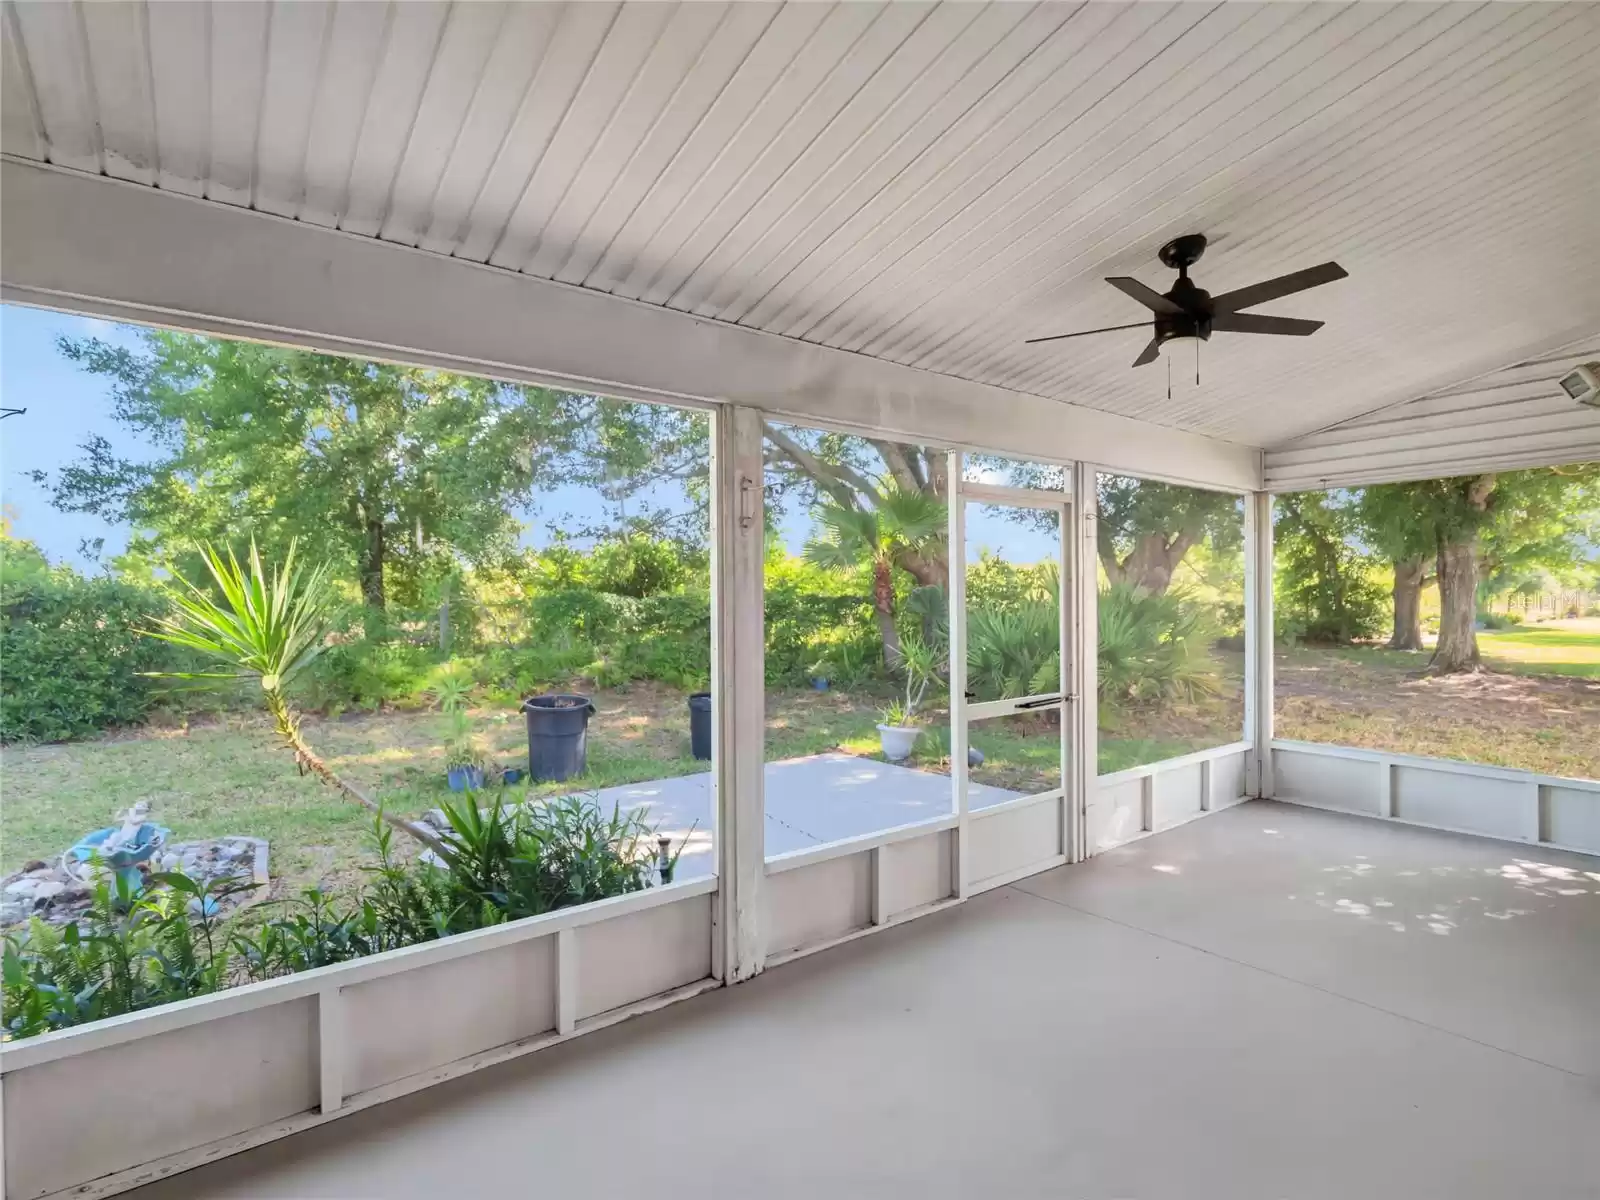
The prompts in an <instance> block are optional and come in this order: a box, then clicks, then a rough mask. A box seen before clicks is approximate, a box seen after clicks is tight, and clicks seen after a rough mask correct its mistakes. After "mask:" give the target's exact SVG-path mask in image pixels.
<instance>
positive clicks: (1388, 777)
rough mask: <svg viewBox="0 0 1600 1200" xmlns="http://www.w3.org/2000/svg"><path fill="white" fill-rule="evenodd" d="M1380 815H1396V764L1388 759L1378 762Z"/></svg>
mask: <svg viewBox="0 0 1600 1200" xmlns="http://www.w3.org/2000/svg"><path fill="white" fill-rule="evenodd" d="M1378 815H1379V816H1380V817H1392V816H1394V764H1393V763H1392V762H1390V761H1389V760H1388V759H1384V760H1383V761H1382V762H1381V763H1379V764H1378Z"/></svg>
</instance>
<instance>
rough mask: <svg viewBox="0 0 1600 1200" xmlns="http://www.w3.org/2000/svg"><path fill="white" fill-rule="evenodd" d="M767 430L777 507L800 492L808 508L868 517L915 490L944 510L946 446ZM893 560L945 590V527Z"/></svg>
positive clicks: (772, 498)
mask: <svg viewBox="0 0 1600 1200" xmlns="http://www.w3.org/2000/svg"><path fill="white" fill-rule="evenodd" d="M764 428H765V431H766V439H765V442H764V445H765V457H766V467H767V472H768V477H769V480H770V481H771V482H770V484H769V487H768V489H767V490H768V498H769V502H771V503H772V504H774V505H775V506H777V507H781V506H782V505H783V504H784V502H785V501H786V500H787V499H789V498H790V497H795V498H798V499H799V500H800V501H801V502H802V503H804V504H805V505H807V507H818V506H823V507H826V508H831V509H833V510H835V511H837V510H848V511H851V512H854V513H856V514H858V515H859V516H861V517H870V516H871V515H872V514H873V513H875V512H878V511H880V510H882V509H884V507H885V506H886V505H895V504H899V505H902V506H903V505H905V504H906V503H908V502H909V497H911V496H913V495H915V496H919V497H921V498H922V499H923V500H925V501H928V502H929V503H931V504H937V505H939V506H940V507H939V511H940V512H941V513H942V512H944V511H945V509H944V505H945V502H946V497H947V495H948V491H949V481H948V479H947V478H946V476H947V475H948V471H947V470H946V465H945V464H946V462H947V459H946V457H945V453H944V451H942V450H929V449H926V448H925V447H922V446H913V445H908V444H906V443H903V442H894V441H889V440H888V439H886V438H867V437H856V436H852V435H849V434H842V433H829V432H826V431H824V430H816V429H799V428H796V427H794V426H789V425H779V424H777V423H775V422H773V421H767V422H765V423H764ZM890 520H891V522H892V520H893V517H892V516H891V518H890ZM892 563H893V565H894V566H896V567H899V568H900V569H901V570H903V571H905V572H906V573H907V574H909V575H910V576H911V577H912V578H913V579H915V580H916V581H917V583H918V584H919V585H921V586H923V587H943V586H944V585H945V582H946V581H947V580H948V578H949V574H950V557H949V546H948V537H947V534H946V531H945V530H944V529H939V530H936V531H931V532H930V533H929V535H928V536H927V537H925V538H918V539H916V542H915V544H912V543H902V544H900V545H898V546H897V547H896V548H895V551H894V554H893V556H892ZM886 644H887V643H886Z"/></svg>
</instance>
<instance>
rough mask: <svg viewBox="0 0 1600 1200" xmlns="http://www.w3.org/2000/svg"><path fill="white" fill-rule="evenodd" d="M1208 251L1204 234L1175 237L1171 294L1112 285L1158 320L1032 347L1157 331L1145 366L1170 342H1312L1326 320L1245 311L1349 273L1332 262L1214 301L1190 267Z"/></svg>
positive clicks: (1142, 357) (1164, 253) (1125, 279)
mask: <svg viewBox="0 0 1600 1200" xmlns="http://www.w3.org/2000/svg"><path fill="white" fill-rule="evenodd" d="M1205 252H1206V239H1205V235H1204V234H1200V233H1189V234H1185V235H1184V236H1183V237H1179V238H1173V239H1172V241H1170V242H1168V243H1167V244H1166V245H1165V246H1163V247H1161V253H1160V258H1161V261H1162V262H1163V263H1164V264H1165V265H1167V266H1168V267H1170V268H1172V269H1173V270H1175V271H1177V272H1178V278H1177V281H1176V282H1175V283H1174V284H1173V285H1172V287H1171V289H1170V290H1169V291H1167V292H1166V293H1165V294H1163V293H1161V292H1158V291H1156V290H1155V289H1154V288H1151V287H1147V286H1146V285H1145V284H1142V283H1140V282H1139V281H1138V280H1137V279H1134V278H1133V277H1132V276H1129V275H1116V276H1112V277H1110V278H1108V279H1107V280H1106V282H1107V283H1109V284H1110V285H1111V286H1112V287H1114V288H1116V289H1117V290H1118V291H1119V292H1122V293H1123V294H1124V295H1125V296H1128V297H1129V298H1130V299H1133V300H1137V301H1138V302H1139V303H1140V304H1142V305H1144V306H1145V307H1146V308H1148V309H1149V310H1150V311H1151V312H1152V313H1154V314H1155V317H1154V320H1151V321H1139V322H1136V323H1135V324H1132V325H1112V326H1109V327H1107V328H1105V329H1085V330H1082V331H1080V332H1078V333H1058V334H1054V335H1052V336H1050V337H1037V338H1029V339H1028V340H1027V344H1028V345H1030V346H1031V345H1034V344H1036V343H1038V342H1055V341H1061V340H1062V339H1064V338H1074V337H1086V336H1088V335H1089V334H1092V333H1111V332H1112V331H1114V330H1118V329H1144V328H1149V329H1151V330H1152V336H1151V338H1150V342H1149V344H1148V345H1147V346H1145V348H1144V350H1143V351H1142V352H1141V353H1140V354H1139V357H1138V358H1136V359H1134V360H1133V365H1134V366H1136V367H1142V366H1144V365H1145V364H1146V363H1150V362H1154V361H1155V360H1156V358H1157V357H1159V356H1160V353H1161V347H1162V346H1164V345H1166V344H1167V343H1168V342H1190V341H1192V342H1196V343H1199V342H1205V341H1210V340H1211V335H1212V334H1213V333H1217V332H1222V333H1267V334H1278V335H1282V336H1287V337H1307V336H1309V335H1310V334H1313V333H1315V332H1316V331H1317V330H1319V329H1321V328H1322V322H1321V321H1305V320H1301V319H1299V318H1297V317H1273V316H1268V315H1266V314H1262V313H1247V312H1242V311H1240V310H1241V309H1246V308H1254V307H1255V306H1256V305H1257V304H1265V303H1267V302H1268V301H1269V300H1278V299H1281V298H1282V297H1284V296H1292V295H1294V293H1296V292H1303V291H1305V290H1307V289H1308V288H1314V287H1319V286H1321V285H1322V284H1324V283H1332V282H1333V281H1334V280H1336V279H1343V278H1345V276H1346V275H1348V274H1349V272H1348V271H1346V270H1345V269H1344V268H1343V267H1341V266H1340V265H1339V264H1338V263H1334V262H1326V263H1322V264H1320V265H1319V266H1315V267H1307V268H1306V269H1305V270H1302V271H1294V272H1291V273H1290V274H1288V275H1280V276H1278V277H1277V278H1276V279H1268V280H1264V281H1263V282H1261V283H1254V284H1251V285H1250V286H1249V287H1242V288H1236V289H1235V290H1233V291H1231V292H1224V293H1223V294H1222V295H1220V296H1213V295H1212V294H1211V293H1210V292H1208V291H1206V290H1205V289H1204V288H1202V287H1200V286H1199V285H1197V284H1196V283H1195V282H1194V281H1193V280H1192V279H1190V278H1189V268H1190V267H1192V266H1194V264H1195V263H1197V262H1199V261H1200V256H1201V255H1203V254H1204V253H1205Z"/></svg>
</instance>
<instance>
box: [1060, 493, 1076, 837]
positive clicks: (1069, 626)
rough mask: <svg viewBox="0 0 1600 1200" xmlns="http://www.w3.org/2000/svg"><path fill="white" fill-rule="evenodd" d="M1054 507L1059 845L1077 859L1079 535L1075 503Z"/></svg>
mask: <svg viewBox="0 0 1600 1200" xmlns="http://www.w3.org/2000/svg"><path fill="white" fill-rule="evenodd" d="M1055 511H1056V517H1057V520H1058V522H1059V527H1058V529H1057V535H1058V544H1057V546H1056V558H1057V569H1058V572H1059V578H1060V581H1061V588H1060V591H1059V593H1058V595H1057V600H1058V603H1057V605H1056V608H1057V610H1058V612H1057V618H1058V620H1059V621H1060V629H1059V631H1058V632H1057V642H1058V644H1059V645H1060V647H1061V674H1060V676H1059V678H1058V679H1057V680H1056V685H1057V687H1059V688H1060V689H1061V708H1060V710H1059V712H1060V720H1061V845H1060V846H1059V847H1057V849H1058V851H1059V852H1060V854H1061V855H1062V857H1064V858H1065V859H1066V860H1067V861H1068V862H1076V861H1077V844H1078V836H1077V834H1078V810H1079V800H1080V796H1079V793H1078V789H1077V787H1076V786H1075V781H1074V778H1073V776H1074V774H1075V771H1074V764H1075V763H1076V761H1077V755H1076V754H1074V753H1073V744H1074V743H1075V742H1076V741H1077V740H1078V733H1077V728H1076V726H1077V720H1076V717H1077V712H1078V709H1077V703H1078V700H1077V697H1078V671H1077V662H1078V593H1077V589H1076V588H1074V587H1073V586H1072V581H1073V580H1074V579H1076V578H1077V576H1076V574H1075V573H1074V572H1073V569H1072V556H1073V551H1074V550H1075V549H1076V547H1077V541H1078V539H1077V538H1076V537H1074V536H1073V528H1074V527H1073V523H1072V506H1071V505H1070V504H1066V503H1063V504H1062V505H1061V507H1060V508H1058V509H1056V510H1055Z"/></svg>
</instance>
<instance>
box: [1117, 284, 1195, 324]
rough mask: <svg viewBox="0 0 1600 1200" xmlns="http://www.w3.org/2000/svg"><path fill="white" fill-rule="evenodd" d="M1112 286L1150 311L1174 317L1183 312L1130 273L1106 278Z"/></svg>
mask: <svg viewBox="0 0 1600 1200" xmlns="http://www.w3.org/2000/svg"><path fill="white" fill-rule="evenodd" d="M1106 282H1107V283H1109V284H1110V285H1111V286H1112V287H1114V288H1116V289H1117V291H1119V292H1122V293H1123V294H1124V295H1127V296H1131V297H1132V298H1133V299H1135V300H1137V301H1138V302H1139V303H1140V304H1142V305H1144V306H1145V307H1146V308H1148V309H1149V310H1150V311H1151V312H1156V313H1160V314H1161V315H1162V316H1164V317H1176V316H1180V315H1182V313H1183V309H1182V308H1180V307H1179V306H1178V305H1176V304H1174V303H1173V302H1172V301H1171V300H1168V299H1167V298H1166V297H1165V296H1163V295H1162V294H1161V293H1160V292H1158V291H1156V290H1155V289H1154V288H1150V287H1146V286H1145V285H1144V284H1142V283H1140V282H1139V281H1138V280H1137V279H1134V278H1133V277H1132V276H1130V275H1112V276H1109V277H1108V278H1107V279H1106Z"/></svg>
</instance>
